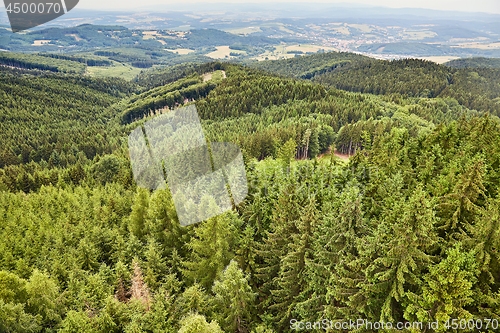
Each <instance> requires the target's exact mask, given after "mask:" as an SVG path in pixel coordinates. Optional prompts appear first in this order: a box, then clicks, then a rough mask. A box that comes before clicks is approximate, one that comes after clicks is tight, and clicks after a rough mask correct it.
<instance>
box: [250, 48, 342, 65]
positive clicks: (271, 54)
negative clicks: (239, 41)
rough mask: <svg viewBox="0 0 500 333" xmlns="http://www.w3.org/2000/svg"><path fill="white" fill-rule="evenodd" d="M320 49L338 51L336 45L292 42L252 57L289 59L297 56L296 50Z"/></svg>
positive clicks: (311, 50)
mask: <svg viewBox="0 0 500 333" xmlns="http://www.w3.org/2000/svg"><path fill="white" fill-rule="evenodd" d="M320 50H325V51H338V50H337V49H336V48H334V47H328V46H322V45H312V44H292V45H278V46H275V47H274V50H273V51H266V52H264V53H262V54H259V55H258V56H256V57H253V58H252V59H255V60H258V61H263V60H280V59H289V58H293V57H295V54H294V53H291V52H294V51H299V52H303V53H304V54H306V53H308V52H309V53H316V52H318V51H320Z"/></svg>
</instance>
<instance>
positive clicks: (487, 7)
mask: <svg viewBox="0 0 500 333" xmlns="http://www.w3.org/2000/svg"><path fill="white" fill-rule="evenodd" d="M201 2H203V3H210V2H216V3H283V4H286V3H290V2H302V3H307V2H314V3H325V4H329V3H330V4H333V3H343V4H349V3H350V4H367V5H371V6H384V7H393V8H428V9H439V10H458V11H466V12H485V13H495V14H500V0H309V1H308V0H291V1H290V0H163V1H162V0H140V1H137V0H80V2H79V4H78V7H79V8H85V9H94V10H110V9H114V10H121V9H137V8H140V7H141V6H148V7H149V6H152V5H156V4H161V5H163V6H165V5H168V4H175V5H179V3H182V4H189V3H192V4H195V3H201ZM2 7H4V4H3V1H2V2H0V8H2ZM193 8H194V9H195V8H196V6H193Z"/></svg>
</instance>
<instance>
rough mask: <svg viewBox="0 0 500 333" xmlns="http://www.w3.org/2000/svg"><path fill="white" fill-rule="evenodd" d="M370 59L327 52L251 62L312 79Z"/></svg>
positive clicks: (252, 64) (270, 71)
mask: <svg viewBox="0 0 500 333" xmlns="http://www.w3.org/2000/svg"><path fill="white" fill-rule="evenodd" d="M366 59H368V58H367V57H365V56H361V55H357V54H354V53H347V52H327V53H320V54H313V55H309V56H306V57H295V58H291V59H286V60H268V61H256V62H253V63H249V66H250V67H254V68H259V69H262V70H265V71H266V72H269V73H274V74H279V75H283V76H289V77H295V78H301V79H312V78H313V77H314V76H316V75H319V74H324V73H327V72H330V71H333V70H334V69H336V68H339V67H342V66H345V65H347V64H350V63H351V62H358V61H362V60H366Z"/></svg>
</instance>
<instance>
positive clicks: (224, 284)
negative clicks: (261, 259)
mask: <svg viewBox="0 0 500 333" xmlns="http://www.w3.org/2000/svg"><path fill="white" fill-rule="evenodd" d="M248 280H249V278H248V277H247V276H245V275H244V274H243V272H242V271H241V269H240V268H239V267H238V264H237V262H236V261H234V260H231V262H230V263H229V265H228V266H227V267H226V269H225V270H224V272H223V273H222V274H221V277H220V278H219V279H218V280H216V281H215V283H214V286H213V287H212V291H213V292H214V294H215V296H214V299H213V304H214V306H215V310H216V311H215V313H216V317H217V318H218V322H219V323H220V324H221V326H222V328H223V329H224V330H225V331H226V332H238V333H241V332H248V327H249V326H250V324H251V319H252V308H253V301H254V298H255V294H254V292H253V291H252V289H251V288H250V286H249V284H248Z"/></svg>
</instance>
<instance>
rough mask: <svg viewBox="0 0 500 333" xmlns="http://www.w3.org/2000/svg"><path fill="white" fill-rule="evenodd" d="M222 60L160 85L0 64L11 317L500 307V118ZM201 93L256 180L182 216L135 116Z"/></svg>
mask: <svg viewBox="0 0 500 333" xmlns="http://www.w3.org/2000/svg"><path fill="white" fill-rule="evenodd" d="M223 66H224V67H218V69H224V70H225V71H226V74H227V78H226V79H220V80H215V81H214V82H211V81H208V82H203V79H202V78H201V77H200V74H199V73H197V72H194V73H190V74H189V75H191V76H189V75H188V76H187V77H184V78H181V79H180V80H176V81H173V82H170V83H168V84H166V85H162V86H158V87H156V88H153V89H150V90H148V91H145V92H144V91H143V92H140V91H139V88H138V86H136V85H135V84H132V83H128V82H125V81H122V80H114V79H109V80H97V79H91V78H82V77H79V76H71V75H61V74H51V73H48V72H43V73H42V72H36V75H30V74H29V73H30V71H22V70H17V69H0V141H1V142H2V143H3V145H2V147H0V153H1V154H2V155H1V156H0V161H2V163H3V164H2V165H1V166H0V226H1V227H0V253H1V255H0V331H2V332H4V331H5V332H15V333H18V332H19V333H21V332H22V333H25V332H33V333H38V332H64V333H73V332H74V333H76V332H78V333H79V332H90V333H101V332H102V333H119V332H137V333H154V332H181V333H200V332H206V333H223V332H225V333H230V332H233V333H276V332H286V331H289V330H290V329H293V326H292V325H293V323H295V322H296V321H303V322H317V321H318V320H321V319H323V318H328V319H329V320H332V321H333V322H345V321H349V320H354V321H356V320H357V319H360V318H362V319H366V320H367V321H370V322H389V321H390V322H410V323H412V322H425V323H427V322H435V321H438V322H439V323H440V325H439V326H440V329H438V330H436V331H434V332H433V333H435V332H448V331H450V330H451V328H447V327H446V323H447V322H448V324H451V320H454V319H456V320H458V321H460V320H463V321H469V320H474V323H476V320H478V319H484V318H491V319H493V320H500V306H499V303H498V299H500V292H499V290H500V282H499V280H498V279H497V278H496V277H498V276H500V255H499V253H498V248H500V243H499V242H500V235H499V225H500V220H499V219H500V217H499V211H500V201H499V194H500V193H499V189H500V186H499V185H500V170H499V168H498V166H499V165H500V125H499V123H500V121H499V119H498V118H497V117H495V116H489V115H487V114H486V112H484V113H483V114H480V113H478V112H475V111H471V110H469V109H467V108H466V107H465V106H464V105H463V104H460V103H459V102H458V101H457V100H455V99H453V98H449V97H448V98H441V97H438V98H428V97H409V96H404V95H400V94H388V95H374V94H362V93H359V92H346V91H341V90H337V89H335V88H332V87H325V86H323V85H320V84H317V83H314V82H308V81H304V80H297V79H292V78H280V77H276V76H274V75H271V74H268V73H265V72H262V71H257V70H255V69H249V68H245V67H242V66H236V65H223ZM212 68H213V67H212ZM181 70H184V69H181V68H178V69H176V70H175V71H172V72H171V73H173V74H169V73H168V72H165V73H159V76H158V77H157V78H158V80H164V79H165V80H168V75H177V73H178V71H181ZM186 70H187V71H190V70H191V69H186ZM410 72H411V71H410ZM396 73H398V71H396V72H395V73H394V75H396ZM21 74H22V75H21ZM161 75H165V76H164V77H161ZM387 75H388V74H387ZM398 75H399V74H398ZM429 75H430V76H429V77H431V78H432V77H433V76H432V74H431V73H429ZM439 75H440V73H437V74H436V78H439ZM467 75H468V74H467ZM478 75H481V76H482V77H488V75H491V76H493V75H494V72H491V73H489V72H488V71H486V70H485V71H484V72H481V74H479V72H478ZM470 79H471V80H472V79H477V80H480V78H479V79H478V78H474V77H470ZM460 80H465V78H463V79H460ZM492 80H494V78H493V77H492ZM430 81H432V80H430ZM158 82H159V81H158ZM436 82H437V81H436ZM382 83H383V81H382ZM431 83H432V82H430V83H429V85H431ZM207 84H213V86H210V89H207V90H206V91H204V90H202V89H201V88H203V87H205V85H207ZM416 84H418V81H417V82H416ZM408 87H409V88H411V87H410V86H409V85H408ZM196 89H201V90H198V91H197V90H196ZM478 89H483V90H484V89H486V88H484V87H479V88H478ZM181 92H182V93H181ZM183 93H184V94H185V95H183ZM471 93H474V91H471ZM188 94H191V95H189V96H190V97H192V98H195V99H196V105H197V108H198V111H199V113H200V115H201V117H202V125H203V128H204V131H205V134H206V136H207V139H208V140H209V141H216V142H217V141H228V142H234V143H236V144H238V146H240V147H241V149H242V151H243V154H244V162H245V168H246V175H247V180H248V190H249V193H248V197H247V198H246V199H245V201H244V202H243V203H241V204H240V205H238V206H236V207H234V209H233V210H232V211H230V212H226V213H224V214H222V215H218V216H216V217H214V218H211V219H209V220H207V221H204V222H202V223H199V224H196V225H191V226H188V227H181V226H180V224H179V221H178V217H177V214H176V210H175V207H174V203H173V200H172V197H171V194H170V193H169V191H168V190H158V191H153V192H151V191H149V190H146V189H141V188H137V186H136V184H135V183H134V181H133V177H132V172H131V170H130V161H129V158H128V148H127V136H128V135H129V133H130V132H131V130H133V129H134V128H136V127H137V126H138V125H139V124H138V123H131V124H121V123H120V122H121V121H123V116H124V113H123V112H124V111H125V110H127V108H130V110H132V108H137V112H138V113H137V115H138V119H142V117H143V116H148V115H149V110H155V109H156V108H157V106H156V105H155V104H154V103H155V102H158V103H159V104H158V105H161V103H163V101H164V99H165V98H166V97H168V96H181V97H188ZM197 94H198V95H197ZM179 101H180V99H179ZM151 103H152V104H151ZM182 103H184V100H182V101H181V103H179V104H182ZM174 105H175V103H174ZM132 114H133V113H132V112H131V113H130V114H129V115H132ZM134 119H135V118H134V117H131V118H129V119H125V120H130V121H133V120H134ZM127 122H128V121H127ZM330 148H331V149H337V150H338V151H341V152H343V153H348V154H355V155H354V156H352V157H351V159H350V160H349V162H346V163H344V162H341V161H340V160H338V159H337V158H336V156H335V155H334V154H329V149H330ZM323 153H324V154H325V155H323ZM297 160H298V161H297ZM205 203H206V204H205V205H204V206H203V207H202V208H201V209H203V210H204V211H205V210H211V209H214V208H213V203H212V202H211V201H210V200H209V199H207V200H206V202H205ZM192 213H193V214H196V213H199V212H198V211H196V210H195V208H192ZM294 320H296V321H294ZM362 329H363V330H365V331H370V329H369V328H362ZM330 331H335V330H333V329H331V330H330ZM469 331H471V332H472V331H477V330H476V329H471V330H469ZM490 331H491V332H494V331H495V329H492V330H490ZM407 332H408V333H410V330H407ZM411 332H412V333H416V332H419V333H420V332H422V333H423V332H424V330H423V329H422V330H418V329H415V330H411ZM425 332H430V331H429V330H425Z"/></svg>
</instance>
